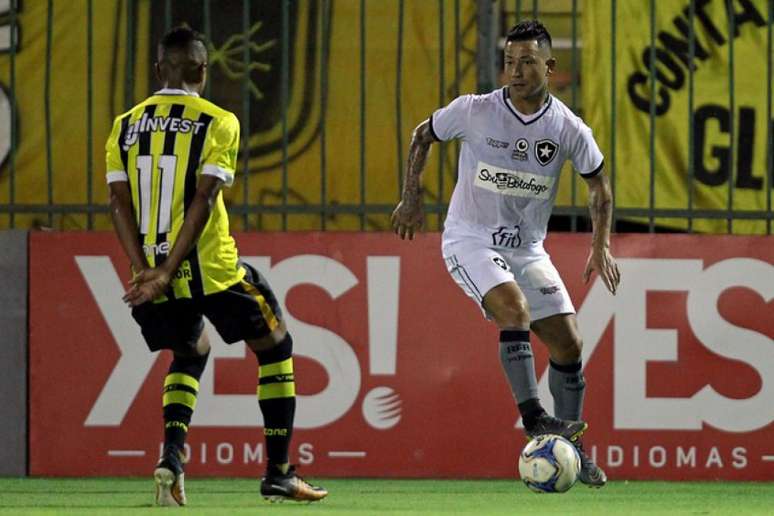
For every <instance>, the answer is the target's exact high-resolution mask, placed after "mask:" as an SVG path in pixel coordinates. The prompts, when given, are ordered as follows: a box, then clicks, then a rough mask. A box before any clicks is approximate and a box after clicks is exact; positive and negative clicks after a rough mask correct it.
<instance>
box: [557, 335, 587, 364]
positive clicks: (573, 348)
mask: <svg viewBox="0 0 774 516" xmlns="http://www.w3.org/2000/svg"><path fill="white" fill-rule="evenodd" d="M559 351H560V353H561V357H560V358H561V361H562V363H564V364H574V363H577V362H579V361H580V359H581V353H582V351H583V340H582V339H581V337H580V335H578V334H573V335H569V336H568V337H567V338H566V339H563V340H562V346H561V349H560V350H559Z"/></svg>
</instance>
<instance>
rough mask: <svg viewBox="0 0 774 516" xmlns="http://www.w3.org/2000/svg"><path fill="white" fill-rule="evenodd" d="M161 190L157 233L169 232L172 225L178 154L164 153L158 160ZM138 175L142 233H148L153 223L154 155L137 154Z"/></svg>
mask: <svg viewBox="0 0 774 516" xmlns="http://www.w3.org/2000/svg"><path fill="white" fill-rule="evenodd" d="M158 169H159V176H160V177H159V181H158V185H159V187H160V192H159V195H158V206H157V210H158V211H157V216H158V220H157V224H156V232H157V233H168V232H169V230H170V228H171V225H172V194H173V192H174V190H175V170H176V169H177V156H170V155H162V156H159V161H158ZM137 175H138V178H139V180H138V185H139V199H140V210H139V212H140V222H139V226H140V233H142V234H143V235H147V234H148V230H149V228H150V223H151V213H152V212H151V199H152V190H153V186H154V180H153V156H149V155H143V156H137Z"/></svg>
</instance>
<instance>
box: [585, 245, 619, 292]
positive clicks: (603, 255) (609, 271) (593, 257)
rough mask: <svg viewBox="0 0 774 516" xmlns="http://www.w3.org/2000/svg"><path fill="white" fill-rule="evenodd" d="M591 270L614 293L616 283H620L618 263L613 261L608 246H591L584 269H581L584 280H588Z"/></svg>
mask: <svg viewBox="0 0 774 516" xmlns="http://www.w3.org/2000/svg"><path fill="white" fill-rule="evenodd" d="M592 271H597V274H599V277H600V278H602V282H603V283H604V284H605V286H606V287H607V290H609V291H610V293H611V294H613V295H615V293H616V291H617V290H618V284H619V283H621V271H619V270H618V264H617V263H615V258H613V255H612V254H610V249H609V248H607V247H601V248H597V247H592V249H591V252H590V253H589V257H588V259H587V260H586V270H584V271H583V281H584V282H586V283H588V282H589V279H590V278H591V273H592Z"/></svg>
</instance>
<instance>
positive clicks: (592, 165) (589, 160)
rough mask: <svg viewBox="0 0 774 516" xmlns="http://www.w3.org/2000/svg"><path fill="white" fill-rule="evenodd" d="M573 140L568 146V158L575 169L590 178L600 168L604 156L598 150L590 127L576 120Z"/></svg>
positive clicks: (597, 172)
mask: <svg viewBox="0 0 774 516" xmlns="http://www.w3.org/2000/svg"><path fill="white" fill-rule="evenodd" d="M574 133H575V134H574V135H573V142H572V145H571V146H570V160H572V164H573V166H574V167H575V170H577V171H578V173H580V175H581V176H582V177H584V178H586V179H589V178H592V177H594V176H596V175H597V174H599V172H600V171H601V170H602V163H603V161H604V157H603V156H602V151H600V150H599V146H598V145H597V142H596V140H594V135H593V134H592V132H591V128H590V127H589V126H587V125H586V124H584V123H583V122H582V121H581V120H578V125H577V127H576V128H575V131H574Z"/></svg>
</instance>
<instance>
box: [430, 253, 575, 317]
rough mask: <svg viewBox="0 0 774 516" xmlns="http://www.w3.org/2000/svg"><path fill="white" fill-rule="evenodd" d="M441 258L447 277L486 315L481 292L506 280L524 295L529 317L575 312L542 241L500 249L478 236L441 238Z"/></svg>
mask: <svg viewBox="0 0 774 516" xmlns="http://www.w3.org/2000/svg"><path fill="white" fill-rule="evenodd" d="M443 258H444V261H445V262H446V270H447V271H449V274H451V277H452V278H453V279H454V281H455V282H456V283H457V285H459V286H460V288H461V289H462V290H464V291H465V293H466V294H467V295H468V296H470V297H471V298H472V299H473V300H475V301H476V303H477V304H478V306H479V307H480V308H481V310H482V311H483V312H484V316H485V317H487V318H490V316H489V314H488V313H487V312H486V310H485V309H484V307H483V306H482V304H481V303H482V300H483V298H484V296H485V295H486V293H487V292H489V291H490V290H491V289H493V288H494V287H496V286H497V285H501V284H503V283H506V282H508V281H515V282H516V283H517V284H518V286H519V288H520V289H521V291H522V292H523V293H524V295H525V296H526V298H527V303H528V304H529V313H530V319H531V320H532V321H537V320H539V319H545V318H546V317H549V316H552V315H556V314H574V313H575V307H574V306H573V304H572V300H571V299H570V294H569V293H568V292H567V288H566V287H565V286H564V282H563V281H562V278H561V277H560V276H559V272H558V271H557V270H556V268H555V267H554V264H553V263H551V257H550V256H548V253H546V252H545V249H543V246H542V245H539V246H534V247H532V248H528V249H500V248H489V247H486V245H485V244H484V243H482V242H481V240H479V239H454V240H453V241H447V240H446V239H445V240H444V244H443Z"/></svg>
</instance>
